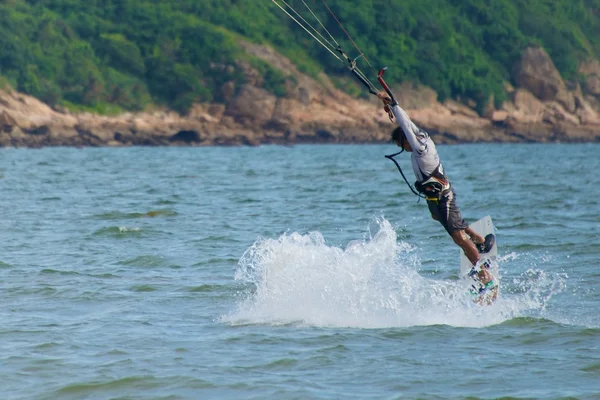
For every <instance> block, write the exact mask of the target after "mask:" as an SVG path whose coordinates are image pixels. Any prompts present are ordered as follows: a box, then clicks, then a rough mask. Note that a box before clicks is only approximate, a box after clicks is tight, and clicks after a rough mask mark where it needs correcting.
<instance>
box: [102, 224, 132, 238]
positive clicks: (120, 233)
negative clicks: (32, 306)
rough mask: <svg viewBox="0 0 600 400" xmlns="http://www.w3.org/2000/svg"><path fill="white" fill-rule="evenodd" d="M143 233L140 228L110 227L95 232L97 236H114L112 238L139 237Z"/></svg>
mask: <svg viewBox="0 0 600 400" xmlns="http://www.w3.org/2000/svg"><path fill="white" fill-rule="evenodd" d="M141 233H142V230H141V228H138V227H126V226H109V227H107V228H102V229H99V230H97V231H96V232H94V235H95V236H112V237H126V236H138V235H140V234H141Z"/></svg>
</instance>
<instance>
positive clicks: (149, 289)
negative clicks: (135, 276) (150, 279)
mask: <svg viewBox="0 0 600 400" xmlns="http://www.w3.org/2000/svg"><path fill="white" fill-rule="evenodd" d="M131 290H132V291H134V292H139V293H145V292H155V291H157V290H158V289H157V288H155V287H154V286H152V285H136V286H132V287H131Z"/></svg>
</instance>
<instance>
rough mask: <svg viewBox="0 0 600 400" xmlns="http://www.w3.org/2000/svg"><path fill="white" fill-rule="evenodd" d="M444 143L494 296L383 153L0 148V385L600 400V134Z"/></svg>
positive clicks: (186, 393)
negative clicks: (483, 233)
mask: <svg viewBox="0 0 600 400" xmlns="http://www.w3.org/2000/svg"><path fill="white" fill-rule="evenodd" d="M438 150H439V152H440V155H441V158H442V160H443V163H444V166H445V168H446V171H447V172H448V174H449V176H450V178H451V180H452V182H453V185H454V187H455V189H456V192H457V194H458V198H457V200H458V203H459V206H460V207H461V210H462V212H463V216H464V217H465V218H466V219H467V221H469V222H474V221H476V220H477V219H479V218H481V217H483V216H485V215H490V216H491V217H492V219H493V221H494V224H495V226H496V229H497V232H496V233H497V242H498V244H499V258H498V264H499V268H500V270H499V272H500V275H501V276H500V282H501V291H500V297H499V299H498V301H497V302H496V303H495V304H493V305H492V306H479V305H477V304H475V303H473V302H472V300H471V298H470V296H469V295H468V293H467V291H466V289H465V286H464V282H463V281H462V280H461V279H460V277H459V275H460V274H459V273H458V271H459V265H460V264H459V255H460V254H459V250H458V248H457V247H456V245H454V244H453V243H452V240H451V239H450V237H449V236H448V235H447V234H446V233H445V231H444V230H443V228H442V227H441V225H439V223H437V222H436V221H434V220H432V219H431V217H430V216H429V214H428V211H427V207H426V204H425V203H424V202H423V201H421V202H418V201H417V198H416V197H415V196H414V195H413V194H412V193H411V192H410V191H409V189H408V188H407V187H406V185H405V183H404V182H403V180H402V178H401V176H400V174H399V173H398V170H397V169H396V167H395V166H394V164H393V163H392V162H391V161H389V160H386V159H385V158H384V154H389V153H392V152H394V151H397V148H396V147H394V146H392V145H315V146H313V145H299V146H290V147H285V146H260V147H230V148H226V147H216V148H85V149H75V148H44V149H10V148H9V149H0V185H1V187H0V193H1V194H0V213H1V217H0V249H1V252H0V294H1V302H0V398H1V399H3V400H9V399H27V400H29V399H52V400H54V399H61V400H62V399H77V400H79V399H498V398H502V399H600V200H599V199H600V179H599V176H600V144H568V145H567V144H493V145H490V144H476V145H475V144H472V145H452V146H449V145H446V146H438ZM399 160H400V163H401V166H402V167H403V168H404V170H405V172H406V174H407V176H408V177H409V178H410V180H411V182H412V180H413V177H412V171H411V170H410V162H409V156H408V155H407V154H403V155H402V156H400V157H399Z"/></svg>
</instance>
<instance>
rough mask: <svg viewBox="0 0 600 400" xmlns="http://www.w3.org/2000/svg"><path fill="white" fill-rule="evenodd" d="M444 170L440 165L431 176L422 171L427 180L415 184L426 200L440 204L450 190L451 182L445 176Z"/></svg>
mask: <svg viewBox="0 0 600 400" xmlns="http://www.w3.org/2000/svg"><path fill="white" fill-rule="evenodd" d="M443 170H444V167H442V164H441V163H440V164H438V166H437V167H436V168H435V169H434V170H433V172H432V173H431V175H429V176H427V175H425V174H424V173H423V171H421V174H422V175H423V176H425V178H424V179H423V180H422V181H416V182H415V189H417V191H418V192H419V193H421V194H422V195H424V196H425V200H427V201H435V202H438V201H440V198H441V197H442V194H444V193H445V192H447V191H448V190H450V181H449V180H448V178H447V177H446V175H444V173H443Z"/></svg>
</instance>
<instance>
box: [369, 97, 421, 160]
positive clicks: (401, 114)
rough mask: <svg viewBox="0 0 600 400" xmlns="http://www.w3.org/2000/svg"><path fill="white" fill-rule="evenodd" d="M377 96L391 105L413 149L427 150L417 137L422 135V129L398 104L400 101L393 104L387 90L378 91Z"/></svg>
mask: <svg viewBox="0 0 600 400" xmlns="http://www.w3.org/2000/svg"><path fill="white" fill-rule="evenodd" d="M377 97H379V98H380V99H382V100H383V102H384V103H386V105H387V106H388V107H390V109H391V110H392V112H393V113H394V117H396V122H397V123H398V125H399V126H400V128H401V129H402V131H403V132H404V135H405V136H406V140H408V143H410V147H412V148H413V150H417V151H419V152H422V151H423V150H425V145H424V144H423V143H421V142H420V141H419V139H418V138H417V135H419V136H420V132H421V130H420V129H419V128H418V127H417V126H416V125H415V123H414V122H412V121H411V119H410V118H409V117H408V114H407V113H406V111H404V110H403V109H402V107H400V106H399V105H398V103H395V104H392V103H391V101H392V100H391V99H390V97H389V96H388V94H387V93H385V92H379V93H377Z"/></svg>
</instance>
